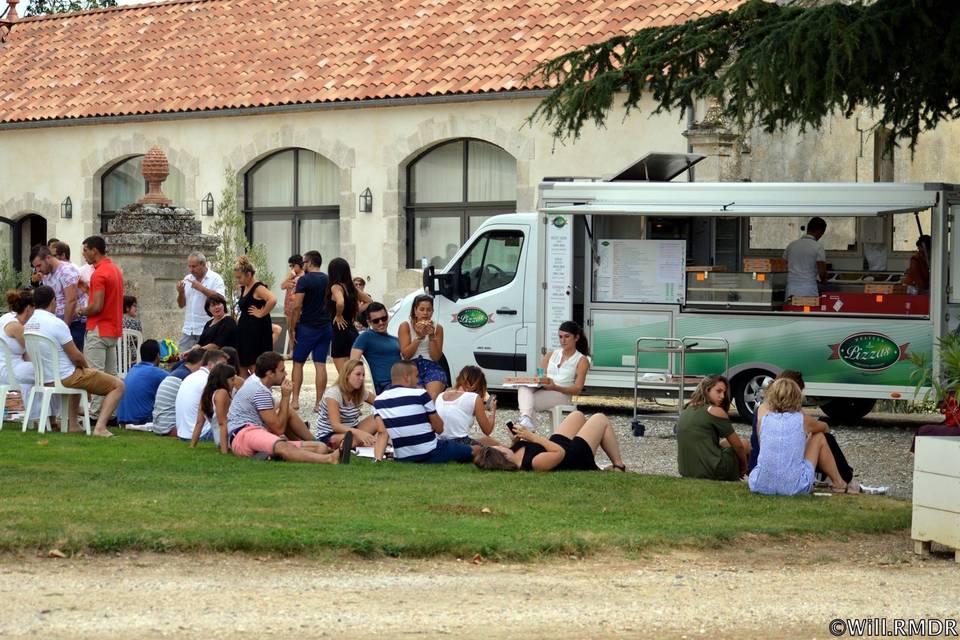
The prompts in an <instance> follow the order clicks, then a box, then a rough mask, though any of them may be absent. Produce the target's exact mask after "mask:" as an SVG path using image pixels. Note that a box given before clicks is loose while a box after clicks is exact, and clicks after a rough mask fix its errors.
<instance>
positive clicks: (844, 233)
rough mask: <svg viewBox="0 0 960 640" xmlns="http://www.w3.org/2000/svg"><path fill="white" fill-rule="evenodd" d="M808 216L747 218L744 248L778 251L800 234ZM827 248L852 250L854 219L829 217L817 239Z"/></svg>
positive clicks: (801, 234) (855, 223)
mask: <svg viewBox="0 0 960 640" xmlns="http://www.w3.org/2000/svg"><path fill="white" fill-rule="evenodd" d="M807 222H809V219H808V218H803V217H796V218H780V217H777V218H760V217H754V218H750V235H749V244H748V247H749V248H750V249H752V250H761V251H766V250H777V251H782V250H783V249H786V248H787V245H788V244H790V243H791V242H793V241H794V240H796V239H797V238H800V237H802V236H803V234H804V231H803V228H804V227H806V225H807ZM820 242H821V244H823V247H824V249H826V250H827V251H852V250H854V249H855V248H856V244H857V219H856V218H835V217H834V218H829V219H828V220H827V232H826V233H825V234H824V235H823V238H821V239H820Z"/></svg>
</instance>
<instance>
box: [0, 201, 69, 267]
mask: <svg viewBox="0 0 960 640" xmlns="http://www.w3.org/2000/svg"><path fill="white" fill-rule="evenodd" d="M33 216H35V218H34V219H36V220H40V219H42V220H43V222H44V223H45V229H44V230H43V235H45V236H46V237H45V238H43V240H46V239H48V238H52V237H57V224H58V222H59V220H60V205H59V204H57V203H54V202H50V201H49V200H46V199H43V198H37V197H36V195H35V194H33V193H25V194H24V195H22V196H21V197H19V198H11V199H9V200H6V201H5V202H2V203H0V219H4V220H9V221H10V224H9V229H8V232H9V234H10V236H9V237H8V238H7V239H5V240H3V241H2V244H6V245H7V246H0V258H3V257H6V259H8V260H10V261H11V263H12V264H13V265H14V266H15V267H16V268H18V269H19V268H21V267H22V266H23V263H24V261H25V260H26V259H27V256H28V255H29V250H30V248H29V246H27V247H26V251H24V246H23V242H24V238H23V221H24V220H29V219H31V217H33ZM28 231H29V229H28ZM33 241H34V238H32V236H31V238H30V240H28V241H27V244H28V245H29V244H30V243H31V242H33ZM38 241H39V240H38Z"/></svg>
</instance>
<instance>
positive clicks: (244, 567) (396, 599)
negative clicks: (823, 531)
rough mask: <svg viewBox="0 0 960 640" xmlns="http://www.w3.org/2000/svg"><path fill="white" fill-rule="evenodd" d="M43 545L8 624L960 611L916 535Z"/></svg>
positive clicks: (203, 625) (356, 629)
mask: <svg viewBox="0 0 960 640" xmlns="http://www.w3.org/2000/svg"><path fill="white" fill-rule="evenodd" d="M935 551H936V550H935ZM41 556H42V557H41ZM41 556H38V555H35V554H20V555H6V556H0V602H2V603H3V605H2V607H0V637H3V638H84V639H89V638H95V639H100V638H159V637H177V638H227V637H230V638H246V637H280V636H284V637H294V636H296V637H337V638H396V637H437V636H443V637H451V638H473V637H477V638H479V637H482V638H541V637H548V638H607V637H618V638H621V637H622V638H634V637H637V638H638V637H656V638H700V637H703V638H731V639H732V638H738V639H742V638H761V637H762V638H774V637H775V638H829V637H831V635H830V633H829V632H828V629H827V625H828V623H829V622H830V621H831V620H833V619H835V618H841V619H844V618H869V617H886V618H896V617H906V618H948V619H954V620H955V619H958V618H960V601H958V599H957V584H958V580H960V565H958V564H956V563H955V562H954V559H953V555H952V554H949V555H947V554H945V553H943V552H941V553H936V552H935V553H934V555H933V556H930V557H926V558H921V557H919V556H915V555H913V553H912V543H911V542H910V540H909V532H902V533H898V534H894V535H886V536H869V537H868V536H863V537H854V538H850V539H846V540H839V541H838V540H830V541H824V540H814V539H809V538H802V539H794V540H779V541H776V542H770V541H769V540H764V539H759V538H757V539H746V540H744V539H741V540H739V541H737V542H736V543H735V544H733V545H731V547H730V548H729V549H720V550H710V551H698V550H689V549H681V550H674V551H669V552H665V553H659V554H654V553H649V554H644V555H642V556H640V557H636V558H625V557H600V558H588V559H576V558H566V559H559V560H557V559H554V560H549V561H544V562H540V563H529V564H502V563H495V562H489V561H487V560H483V559H477V560H476V561H474V559H470V558H465V559H462V560H417V561H413V560H391V559H387V560H362V559H355V558H346V559H345V558H343V557H331V558H325V559H306V560H304V559H280V558H267V557H260V558H255V557H250V556H242V555H153V554H139V555H138V554H124V555H122V556H106V557H105V556H98V557H77V558H50V557H47V554H46V552H43V553H42V554H41Z"/></svg>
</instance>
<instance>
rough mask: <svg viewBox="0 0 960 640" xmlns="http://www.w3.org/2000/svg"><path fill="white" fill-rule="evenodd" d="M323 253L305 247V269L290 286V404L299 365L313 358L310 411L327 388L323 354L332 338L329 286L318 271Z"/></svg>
mask: <svg viewBox="0 0 960 640" xmlns="http://www.w3.org/2000/svg"><path fill="white" fill-rule="evenodd" d="M322 267H323V257H322V256H321V255H320V252H319V251H307V252H306V253H305V254H303V269H304V271H305V273H304V274H303V275H302V276H301V277H300V279H299V280H298V281H297V286H296V288H295V289H294V298H293V316H292V318H291V325H290V326H291V327H292V328H293V334H292V335H291V336H290V344H292V345H293V398H292V399H291V401H290V408H291V409H293V410H294V411H298V410H299V409H300V388H301V387H302V386H303V365H304V364H306V362H307V358H311V357H312V358H313V368H314V371H315V373H316V375H315V378H314V381H315V384H316V391H317V395H316V401H315V404H314V405H313V410H314V412H315V413H316V412H318V411H320V398H322V397H323V392H324V390H325V389H326V388H327V356H328V355H329V354H330V341H331V340H332V339H333V326H332V325H331V323H330V313H329V312H328V309H329V308H330V304H329V302H330V297H329V295H330V288H329V286H328V284H327V274H325V273H324V272H323V271H322Z"/></svg>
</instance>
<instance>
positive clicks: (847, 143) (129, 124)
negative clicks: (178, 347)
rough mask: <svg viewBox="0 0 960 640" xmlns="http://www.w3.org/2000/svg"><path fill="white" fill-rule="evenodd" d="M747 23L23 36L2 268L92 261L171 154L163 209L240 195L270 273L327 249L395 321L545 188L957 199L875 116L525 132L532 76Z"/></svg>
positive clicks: (33, 28) (468, 8) (224, 6)
mask: <svg viewBox="0 0 960 640" xmlns="http://www.w3.org/2000/svg"><path fill="white" fill-rule="evenodd" d="M8 2H9V3H10V4H11V6H15V0H8ZM737 4H738V1H737V0H726V1H718V0H673V1H669V2H667V1H659V2H654V1H652V0H640V1H636V0H608V1H606V2H596V3H590V2H567V1H565V0H539V1H536V2H535V1H534V0H519V1H518V2H511V3H502V4H501V3H497V2H489V1H486V0H484V1H481V0H413V1H412V2H402V3H391V2H379V1H374V2H360V1H359V0H351V1H347V2H337V3H333V2H329V1H328V0H273V1H270V2H264V1H263V0H174V1H171V2H164V3H158V4H150V5H137V6H129V7H118V8H114V9H107V10H98V11H89V12H81V13H74V14H61V15H54V16H46V17H39V18H27V19H19V20H15V21H13V24H12V29H11V30H10V32H9V33H8V34H7V36H6V38H5V41H4V42H3V43H2V44H0V68H2V69H3V73H2V74H0V176H3V179H2V182H0V184H2V186H0V252H3V253H4V254H6V255H7V256H8V257H9V258H10V259H12V260H13V261H15V262H16V263H17V264H18V265H22V264H23V262H24V261H25V260H26V254H27V251H28V249H29V247H30V246H31V245H32V244H34V243H37V242H42V241H44V240H45V239H46V238H48V237H52V236H56V237H58V238H61V239H63V240H66V241H68V242H69V243H70V244H71V245H72V246H74V247H75V253H78V252H77V251H76V248H77V247H78V246H79V243H80V241H81V240H82V238H84V237H85V236H87V235H89V234H92V233H96V232H99V231H100V230H101V229H102V228H105V225H106V223H107V221H108V220H109V219H110V217H111V216H112V215H113V212H115V211H116V210H118V209H119V208H120V207H122V206H124V205H126V204H128V203H130V202H132V201H134V200H136V199H137V198H138V197H139V196H140V195H142V193H143V191H144V188H145V185H144V184H143V181H142V178H141V177H140V172H139V163H140V161H141V157H142V155H143V154H144V153H145V152H146V151H147V150H148V149H149V148H150V147H152V146H154V145H156V146H159V147H160V148H162V149H163V151H164V152H165V153H166V155H167V158H168V159H169V162H170V177H169V178H168V179H167V181H166V183H165V184H164V190H165V192H166V193H167V194H168V195H169V196H170V197H171V198H172V199H173V201H174V204H175V205H178V206H185V207H188V208H190V209H193V210H194V211H197V212H198V214H202V213H204V212H205V211H206V210H207V205H210V206H211V208H212V207H215V206H216V203H217V202H219V201H220V200H221V198H222V193H223V190H224V187H225V171H230V172H232V174H233V175H235V176H236V178H237V184H238V192H237V193H236V197H237V202H238V203H239V206H240V207H242V209H243V212H244V213H245V215H246V219H247V230H248V234H249V235H250V236H251V237H252V239H253V241H255V242H258V243H263V244H264V245H265V246H266V247H267V250H268V255H269V263H270V267H271V269H272V271H273V272H274V273H276V274H281V273H283V272H284V271H285V269H286V260H287V257H288V256H289V255H290V254H292V253H302V252H303V251H306V250H308V249H319V250H320V251H321V253H322V254H323V256H324V259H325V261H326V260H328V259H329V258H331V257H333V256H336V255H340V256H343V257H344V258H346V259H347V260H348V261H349V262H350V263H351V264H352V265H353V268H354V274H355V275H360V276H363V277H365V278H367V279H368V282H369V285H368V290H369V291H370V292H371V293H372V294H373V295H374V296H375V297H377V298H380V299H383V300H385V301H387V302H388V303H389V302H392V301H393V300H394V299H395V298H396V297H397V296H399V295H400V294H402V293H404V292H406V291H409V290H410V289H411V288H413V287H415V286H417V284H418V283H419V280H420V274H419V265H420V264H421V260H422V259H423V258H426V259H427V261H428V262H432V263H434V264H441V263H443V262H444V261H445V259H446V258H447V257H448V256H449V255H450V254H451V253H452V252H453V251H454V250H456V248H457V247H458V246H459V245H460V243H462V242H463V241H464V239H465V238H466V237H467V236H468V235H469V233H470V232H471V230H472V229H473V228H475V227H476V225H477V224H478V223H479V222H480V221H481V220H483V219H484V218H485V217H487V216H490V215H493V214H496V213H501V212H509V211H518V210H530V209H532V208H534V207H535V204H536V203H535V198H536V187H537V184H538V182H539V181H540V180H541V179H542V178H544V177H546V176H564V175H566V176H602V175H608V174H612V173H615V172H617V171H618V170H620V169H622V168H624V167H625V166H627V165H629V164H631V163H632V162H634V161H635V160H636V159H638V158H640V157H641V156H643V155H644V154H646V153H649V152H651V151H666V152H686V151H688V150H689V149H691V148H692V149H693V150H695V151H700V152H705V153H706V154H707V155H709V156H710V158H709V159H708V160H707V161H706V162H705V163H703V164H701V166H699V167H698V168H697V172H698V173H697V175H696V177H697V179H698V180H703V179H724V180H737V179H752V180H817V179H829V180H855V179H856V180H866V179H874V177H875V176H874V172H875V168H876V167H875V165H877V166H879V165H883V166H884V167H886V166H887V165H888V164H890V167H889V171H888V173H889V176H887V174H884V176H886V177H890V176H892V177H894V178H896V179H897V180H914V179H922V180H957V178H958V176H954V175H953V173H956V171H955V170H954V169H953V167H952V166H950V165H949V163H946V161H945V158H947V157H948V156H947V154H946V151H947V150H948V149H949V148H952V146H953V145H955V144H956V137H957V136H958V135H960V129H957V128H955V127H952V126H945V127H941V129H939V130H938V131H937V133H936V134H935V135H930V136H927V137H925V138H924V139H923V140H922V141H921V144H920V147H919V149H918V152H917V155H916V157H915V158H911V157H910V156H909V155H906V154H901V153H896V154H895V155H894V158H893V160H892V164H891V162H890V161H889V160H888V159H879V157H878V163H879V164H878V163H875V162H874V148H875V145H874V143H873V138H872V136H873V134H872V133H871V132H870V131H868V129H869V124H870V122H869V119H868V118H866V117H865V116H864V118H863V119H862V120H861V119H856V120H846V119H838V120H835V121H832V122H830V123H828V125H827V126H826V127H825V128H824V129H823V130H822V131H820V132H816V133H812V134H810V133H808V134H806V135H802V136H801V135H798V134H797V133H796V132H786V133H783V134H778V135H774V136H770V135H766V134H762V133H758V132H748V134H747V135H746V136H739V135H737V134H736V132H731V131H728V130H727V129H725V128H724V127H723V126H722V123H714V122H710V121H709V118H706V120H707V121H706V122H701V123H699V124H697V126H694V127H693V128H691V129H690V131H688V127H690V125H691V124H695V121H700V120H704V119H705V116H704V111H705V110H704V109H703V107H702V105H701V106H700V107H699V108H698V113H692V114H660V115H656V116H652V115H650V113H651V112H652V105H651V104H647V105H645V106H644V108H643V109H642V110H641V111H640V112H635V113H632V114H631V115H630V116H629V117H628V118H624V117H623V114H622V113H621V112H617V113H614V114H612V115H611V117H610V118H609V120H608V126H607V127H606V128H602V129H597V128H595V127H589V126H588V127H586V128H585V130H584V132H583V134H582V136H581V138H580V139H578V140H577V141H574V142H566V143H561V142H557V141H555V140H554V139H553V138H552V137H551V135H550V132H549V130H547V129H546V128H544V127H543V126H542V125H540V124H539V123H533V124H530V123H528V121H527V118H528V116H529V115H530V114H531V112H532V111H533V110H534V108H535V107H536V105H537V104H538V102H539V100H540V99H541V98H542V97H543V96H544V95H545V92H544V87H543V86H541V85H540V84H538V83H537V82H536V81H533V80H526V79H525V74H526V73H527V72H528V71H529V70H530V69H531V68H532V66H533V64H534V63H535V62H537V61H540V60H545V59H549V58H552V57H555V56H556V55H558V54H560V53H562V52H564V51H567V50H570V49H572V48H575V47H578V46H581V45H583V44H586V43H588V42H595V41H600V40H604V39H606V38H608V37H610V36H613V35H615V34H620V33H625V32H630V31H634V30H636V29H638V28H641V27H644V26H650V25H658V24H670V23H675V22H680V21H683V20H686V19H688V18H690V17H692V16H696V15H702V14H704V13H707V12H709V11H716V10H721V9H725V8H731V7H734V6H736V5H737ZM8 17H9V16H8ZM685 133H686V134H687V135H686V136H685V135H684V134H685ZM741 142H745V144H741ZM744 152H746V153H744ZM880 160H882V162H880ZM367 195H368V196H370V198H369V200H366V201H369V202H371V203H372V205H371V206H370V207H369V209H370V210H369V211H366V210H365V209H367V207H366V206H364V207H361V200H362V196H367ZM211 201H212V202H211ZM68 203H69V205H70V208H69V210H68V207H67V204H68ZM202 220H203V229H204V230H205V231H207V230H209V228H210V224H211V221H212V220H213V218H212V217H209V216H206V215H202ZM851 224H852V227H851V228H849V229H846V231H845V232H844V233H845V234H847V235H849V234H850V233H856V232H857V229H856V224H857V223H856V222H855V221H854V222H852V223H851ZM754 226H756V227H757V229H756V230H754V229H753V228H752V227H754ZM899 226H901V227H902V226H903V225H899ZM750 227H751V228H739V229H737V230H736V231H735V233H736V234H737V239H738V240H737V241H740V239H745V240H743V241H744V242H746V244H747V250H748V251H749V250H750V245H751V234H753V235H754V236H756V244H757V250H758V251H761V252H762V251H764V250H767V249H765V248H763V247H762V246H761V245H763V244H764V242H763V241H762V238H763V237H767V236H773V237H785V236H784V235H783V231H782V229H780V230H773V231H771V230H764V228H763V225H762V224H761V223H760V222H758V223H757V225H750ZM889 227H890V228H889V229H887V230H886V233H887V239H888V240H890V241H891V242H892V241H893V240H892V238H893V235H894V233H895V232H894V230H893V224H892V223H891V224H890V225H889ZM788 231H789V230H788ZM793 231H796V230H793ZM838 237H840V236H838ZM843 237H844V238H845V237H846V235H844V236H843ZM900 241H901V244H904V243H907V244H908V243H909V242H910V238H907V237H906V236H905V237H904V238H901V240H900ZM838 242H839V240H838ZM770 250H771V251H772V250H773V249H770ZM831 250H832V251H833V252H834V257H835V258H839V259H840V260H841V261H847V262H849V263H851V264H852V263H855V262H856V261H857V260H858V259H859V260H862V256H858V255H855V253H850V252H849V251H847V245H844V246H840V247H832V248H831ZM896 255H900V254H896ZM905 255H906V254H903V256H901V257H904V256H905ZM74 259H75V260H77V259H78V257H77V256H75V257H74ZM896 259H899V258H896V256H895V260H896ZM904 260H905V257H904ZM170 297H171V303H172V301H173V300H174V299H175V291H173V290H171V293H170Z"/></svg>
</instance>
